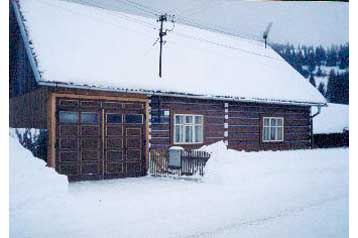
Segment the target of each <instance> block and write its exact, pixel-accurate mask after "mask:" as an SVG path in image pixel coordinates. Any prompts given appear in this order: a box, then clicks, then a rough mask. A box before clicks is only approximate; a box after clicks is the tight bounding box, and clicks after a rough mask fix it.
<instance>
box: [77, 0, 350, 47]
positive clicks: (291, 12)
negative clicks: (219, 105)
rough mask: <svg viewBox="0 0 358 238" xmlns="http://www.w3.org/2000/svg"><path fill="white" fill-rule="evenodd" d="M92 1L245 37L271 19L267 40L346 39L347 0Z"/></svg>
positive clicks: (259, 30)
mask: <svg viewBox="0 0 358 238" xmlns="http://www.w3.org/2000/svg"><path fill="white" fill-rule="evenodd" d="M73 1H78V0H73ZM86 1H91V0H86ZM93 1H94V2H96V1H97V3H98V2H101V4H103V5H105V6H106V7H111V8H113V9H116V10H123V11H125V12H131V13H135V14H139V15H146V16H150V13H148V12H145V11H143V10H141V9H143V7H141V5H143V6H149V7H150V8H152V9H158V10H162V11H165V12H168V13H172V14H176V15H177V20H178V22H180V21H181V19H180V18H181V17H182V18H183V17H185V18H186V19H190V20H191V21H192V22H195V23H198V24H201V25H207V26H209V27H211V28H217V29H222V30H224V31H226V32H233V33H235V34H238V35H241V36H243V37H246V38H254V39H258V38H261V37H262V32H263V31H264V30H265V28H266V26H267V25H268V23H269V22H273V26H272V29H271V32H270V35H269V38H270V41H271V42H280V43H286V42H290V43H293V44H296V45H297V44H312V45H320V44H321V45H323V46H328V45H331V44H343V43H346V42H348V12H349V11H348V5H349V4H348V3H338V2H277V1H275V2H267V1H265V2H257V1H240V0H106V1H99V0H93ZM136 3H139V5H138V4H136ZM144 9H146V8H144ZM146 10H148V9H146ZM153 12H154V10H153Z"/></svg>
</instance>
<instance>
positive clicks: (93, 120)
mask: <svg viewBox="0 0 358 238" xmlns="http://www.w3.org/2000/svg"><path fill="white" fill-rule="evenodd" d="M81 123H86V124H97V113H95V112H81Z"/></svg>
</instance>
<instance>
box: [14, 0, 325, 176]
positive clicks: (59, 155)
mask: <svg viewBox="0 0 358 238" xmlns="http://www.w3.org/2000/svg"><path fill="white" fill-rule="evenodd" d="M156 27H157V23H156V20H155V19H150V18H144V17H140V16H134V15H129V14H125V13H121V12H113V11H108V10H105V9H103V8H98V7H94V6H86V5H81V4H76V3H72V2H68V1H56V0H41V1H37V0H11V1H10V56H11V57H10V126H12V127H22V128H43V129H48V153H47V154H48V158H47V161H48V164H49V166H52V167H55V168H56V170H57V171H58V172H60V173H62V174H66V175H68V176H69V178H72V179H85V178H111V177H123V176H139V175H144V174H145V171H146V168H147V165H148V157H149V151H150V150H153V151H154V150H158V151H159V150H167V149H168V148H169V147H170V146H172V145H180V146H182V147H184V148H187V149H189V148H199V147H201V146H202V145H206V144H210V143H213V142H216V141H220V140H223V141H224V142H225V143H226V145H227V146H228V147H229V148H233V149H238V150H283V149H301V148H309V147H310V146H311V125H312V122H311V119H310V118H311V117H310V116H311V115H312V114H313V113H314V112H313V111H312V112H311V109H312V108H315V109H316V107H321V106H324V105H326V101H325V99H324V98H323V97H322V96H321V95H320V93H319V92H318V91H317V90H316V89H315V88H314V87H313V86H311V85H310V84H309V83H308V82H307V81H306V80H305V79H304V78H303V77H302V76H301V75H300V74H299V73H298V72H296V71H295V70H294V69H293V68H292V67H291V66H290V65H289V64H288V63H287V62H285V61H284V60H283V59H282V58H281V57H280V56H279V55H278V54H277V53H276V52H275V51H274V50H272V49H271V48H270V47H267V48H265V47H264V44H263V43H262V42H258V41H254V40H248V39H242V38H238V37H233V36H229V35H225V34H219V33H215V32H210V31H207V30H203V29H198V28H194V27H191V26H187V25H181V24H176V26H175V28H174V30H173V31H171V32H168V34H167V36H166V38H165V40H166V41H167V43H166V44H165V46H164V53H163V77H162V78H159V77H158V46H157V45H155V46H153V42H154V41H155V40H156V39H157V36H158V30H157V29H155V28H156Z"/></svg>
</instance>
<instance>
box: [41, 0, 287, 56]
mask: <svg viewBox="0 0 358 238" xmlns="http://www.w3.org/2000/svg"><path fill="white" fill-rule="evenodd" d="M41 2H42V3H43V4H46V5H48V6H52V7H55V8H60V9H62V10H65V11H68V12H72V13H73V14H76V15H81V16H85V17H88V18H93V15H86V14H81V13H79V12H75V11H73V10H72V9H69V8H64V7H62V6H59V5H56V4H52V3H48V2H43V1H41ZM80 2H85V1H84V0H81V1H80ZM87 3H88V2H87ZM90 4H92V6H94V7H98V8H100V9H103V10H105V11H107V13H109V14H110V15H112V16H115V17H121V16H122V17H121V18H122V19H126V20H128V21H132V22H135V23H137V24H141V25H143V26H145V27H149V28H151V29H157V28H155V25H152V24H150V23H148V22H145V21H141V20H139V19H137V18H131V17H130V16H127V15H124V14H120V13H119V12H117V11H116V13H114V12H113V11H111V10H108V9H106V8H104V7H102V6H97V5H95V4H93V3H90ZM96 20H100V21H102V22H103V23H105V24H110V25H113V26H115V27H119V28H122V29H125V30H128V31H132V32H135V33H139V34H141V35H142V34H143V32H140V31H136V30H133V29H130V28H127V27H124V26H121V25H117V24H113V23H110V22H107V21H103V19H102V18H96ZM143 23H145V24H143ZM221 33H222V32H221ZM173 34H175V35H177V36H180V37H184V38H187V39H192V40H198V41H201V42H205V43H208V44H212V45H215V46H219V47H224V48H227V49H231V50H237V51H241V52H244V53H247V54H253V55H257V56H262V57H266V58H271V59H274V60H280V59H278V58H274V57H271V56H269V55H264V54H259V53H256V52H252V51H249V50H246V49H242V48H238V47H234V46H231V45H228V44H223V43H220V42H216V41H213V40H208V39H205V38H203V37H197V36H193V35H191V34H185V33H180V32H176V31H174V32H173ZM148 35H149V34H148ZM151 37H152V36H151ZM148 38H149V37H148ZM151 39H152V38H151ZM163 43H164V42H163Z"/></svg>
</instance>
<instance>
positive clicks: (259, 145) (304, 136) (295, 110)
mask: <svg viewBox="0 0 358 238" xmlns="http://www.w3.org/2000/svg"><path fill="white" fill-rule="evenodd" d="M228 111H229V118H228V127H229V134H228V145H229V148H232V149H238V150H247V151H251V150H287V149H302V148H309V147H310V146H311V139H310V128H311V124H310V119H309V115H310V107H302V106H291V105H275V104H256V103H237V102H230V103H229V108H228ZM263 117H283V118H284V141H283V142H262V129H263Z"/></svg>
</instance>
